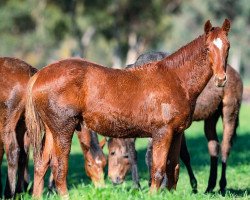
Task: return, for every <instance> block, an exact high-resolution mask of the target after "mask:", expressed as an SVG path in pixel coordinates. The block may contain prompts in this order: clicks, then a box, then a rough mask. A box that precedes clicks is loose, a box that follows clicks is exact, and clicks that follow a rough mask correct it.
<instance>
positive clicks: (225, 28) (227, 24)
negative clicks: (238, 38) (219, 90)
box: [222, 19, 231, 33]
mask: <svg viewBox="0 0 250 200" xmlns="http://www.w3.org/2000/svg"><path fill="white" fill-rule="evenodd" d="M230 24H231V23H230V21H229V19H225V20H224V22H223V25H222V30H223V31H225V32H226V33H228V32H229V30H230Z"/></svg>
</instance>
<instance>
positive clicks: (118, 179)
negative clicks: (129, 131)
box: [108, 138, 140, 188]
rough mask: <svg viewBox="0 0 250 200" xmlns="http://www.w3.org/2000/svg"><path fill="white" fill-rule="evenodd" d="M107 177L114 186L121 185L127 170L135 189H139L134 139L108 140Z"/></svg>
mask: <svg viewBox="0 0 250 200" xmlns="http://www.w3.org/2000/svg"><path fill="white" fill-rule="evenodd" d="M108 151H109V154H108V176H109V178H110V179H111V181H112V182H113V183H114V184H121V183H123V181H124V179H125V176H126V174H127V172H128V171H129V170H131V172H132V179H133V183H134V186H135V188H140V182H139V175H138V167H137V153H136V149H135V138H110V139H109V140H108Z"/></svg>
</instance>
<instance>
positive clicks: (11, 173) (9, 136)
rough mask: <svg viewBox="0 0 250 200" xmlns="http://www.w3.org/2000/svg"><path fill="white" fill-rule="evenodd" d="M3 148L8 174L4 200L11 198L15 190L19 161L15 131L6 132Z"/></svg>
mask: <svg viewBox="0 0 250 200" xmlns="http://www.w3.org/2000/svg"><path fill="white" fill-rule="evenodd" d="M4 147H5V152H6V157H7V164H8V174H7V179H6V186H5V190H4V196H5V198H12V197H13V196H14V195H15V189H16V174H17V167H18V159H19V151H20V149H19V146H18V143H17V140H16V133H15V131H14V130H13V131H10V132H6V133H5V135H4Z"/></svg>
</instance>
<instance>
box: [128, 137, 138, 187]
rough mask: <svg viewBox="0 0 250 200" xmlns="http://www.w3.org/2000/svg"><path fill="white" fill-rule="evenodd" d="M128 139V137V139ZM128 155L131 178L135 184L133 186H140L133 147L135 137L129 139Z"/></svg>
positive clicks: (135, 152)
mask: <svg viewBox="0 0 250 200" xmlns="http://www.w3.org/2000/svg"><path fill="white" fill-rule="evenodd" d="M129 140H130V139H129ZM128 150H129V155H131V163H132V166H131V168H132V169H131V171H132V179H133V182H134V184H135V188H141V185H140V181H139V173H138V167H137V151H136V149H135V139H132V141H129V148H128Z"/></svg>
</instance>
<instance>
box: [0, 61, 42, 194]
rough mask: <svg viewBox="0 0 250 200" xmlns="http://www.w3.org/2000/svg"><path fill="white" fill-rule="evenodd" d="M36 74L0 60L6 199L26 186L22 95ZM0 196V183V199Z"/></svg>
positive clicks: (1, 148)
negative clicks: (6, 170)
mask: <svg viewBox="0 0 250 200" xmlns="http://www.w3.org/2000/svg"><path fill="white" fill-rule="evenodd" d="M36 71H37V70H36V69H35V68H33V67H31V66H30V65H28V64H27V63H25V62H24V61H21V60H19V59H16V58H8V57H1V58H0V91H1V92H0V163H2V159H3V154H4V152H5V153H6V157H7V164H8V175H7V181H6V186H5V191H4V196H5V197H6V198H12V197H13V196H14V195H15V192H21V191H24V190H26V189H27V186H28V179H29V177H28V169H27V167H28V147H29V144H28V143H29V142H28V138H27V135H26V134H25V132H26V126H25V121H24V108H25V92H26V87H27V84H28V81H29V79H30V77H31V76H32V75H33V74H34V73H36ZM18 166H19V167H18ZM17 174H18V181H16V175H17ZM0 175H1V171H0ZM16 183H17V185H16ZM1 196H2V184H1V182H0V198H1Z"/></svg>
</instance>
